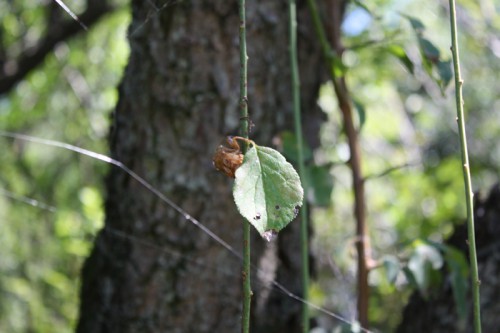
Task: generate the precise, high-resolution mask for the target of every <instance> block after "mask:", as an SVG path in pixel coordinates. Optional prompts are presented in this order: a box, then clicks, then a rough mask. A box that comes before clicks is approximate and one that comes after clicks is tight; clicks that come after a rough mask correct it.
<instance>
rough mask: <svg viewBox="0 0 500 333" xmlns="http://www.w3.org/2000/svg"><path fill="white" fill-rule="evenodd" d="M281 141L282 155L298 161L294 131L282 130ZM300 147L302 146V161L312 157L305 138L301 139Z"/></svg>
mask: <svg viewBox="0 0 500 333" xmlns="http://www.w3.org/2000/svg"><path fill="white" fill-rule="evenodd" d="M281 141H282V145H283V155H285V157H286V158H288V159H289V160H291V161H293V162H298V161H299V151H298V148H297V137H296V136H295V133H293V132H290V131H283V132H282V133H281ZM302 147H304V153H303V154H304V162H307V161H309V160H311V159H312V158H313V153H312V150H311V148H310V147H309V145H308V144H307V142H305V140H302Z"/></svg>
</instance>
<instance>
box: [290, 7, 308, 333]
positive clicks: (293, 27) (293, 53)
mask: <svg viewBox="0 0 500 333" xmlns="http://www.w3.org/2000/svg"><path fill="white" fill-rule="evenodd" d="M288 10H289V24H290V27H289V33H290V45H289V51H290V66H291V71H292V96H293V115H294V120H295V134H296V137H297V151H298V159H299V175H300V178H301V179H302V181H303V182H304V172H305V167H304V149H303V142H304V141H303V139H302V122H301V116H300V78H299V64H298V59H297V9H296V6H295V0H289V1H288ZM304 190H305V189H304ZM304 197H306V194H305V193H304ZM300 220H301V227H300V247H301V254H302V292H303V296H302V298H304V299H305V300H308V298H309V237H308V230H307V227H308V222H307V201H306V200H305V199H304V204H303V206H302V209H301V212H300ZM302 332H304V333H308V332H309V307H308V306H307V304H306V303H303V305H302Z"/></svg>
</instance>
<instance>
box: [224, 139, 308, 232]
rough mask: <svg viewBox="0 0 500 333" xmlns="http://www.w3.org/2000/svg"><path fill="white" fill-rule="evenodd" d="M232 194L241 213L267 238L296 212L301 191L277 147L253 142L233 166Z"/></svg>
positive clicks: (299, 203)
mask: <svg viewBox="0 0 500 333" xmlns="http://www.w3.org/2000/svg"><path fill="white" fill-rule="evenodd" d="M233 194H234V201H235V203H236V206H237V207H238V210H239V211H240V213H241V215H243V216H244V217H245V218H246V219H247V220H248V221H249V222H250V223H251V224H252V225H253V226H254V227H255V228H256V229H257V231H258V232H259V233H260V234H261V235H262V236H263V237H264V238H266V239H267V240H269V239H270V238H271V237H272V236H274V235H275V234H277V233H278V232H279V231H280V230H281V229H283V228H284V227H285V226H286V225H287V224H288V223H290V222H291V221H292V220H293V219H294V218H295V217H296V216H297V214H298V212H299V208H300V206H302V199H303V196H304V191H303V189H302V186H301V184H300V178H299V175H298V174H297V172H296V171H295V169H294V168H293V166H292V165H291V164H290V163H288V162H287V161H286V160H285V158H284V157H283V156H282V155H281V154H280V153H279V152H278V151H276V150H274V149H271V148H268V147H261V146H257V145H255V144H253V146H252V147H251V148H249V149H248V150H247V152H246V153H245V158H244V160H243V164H242V165H241V166H240V167H239V168H238V169H237V170H236V179H235V182H234V188H233Z"/></svg>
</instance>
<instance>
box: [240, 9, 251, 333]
mask: <svg viewBox="0 0 500 333" xmlns="http://www.w3.org/2000/svg"><path fill="white" fill-rule="evenodd" d="M239 15H240V66H241V68H240V135H241V136H242V137H244V138H248V96H247V61H248V57H247V43H246V30H245V28H246V18H245V0H239ZM246 146H247V144H245V145H244V146H243V153H245V152H246ZM242 276H243V314H242V317H241V331H242V332H243V333H249V332H250V304H251V301H252V288H251V285H250V223H249V222H248V221H246V220H245V221H244V222H243V273H242Z"/></svg>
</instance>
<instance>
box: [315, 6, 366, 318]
mask: <svg viewBox="0 0 500 333" xmlns="http://www.w3.org/2000/svg"><path fill="white" fill-rule="evenodd" d="M307 4H308V6H309V11H310V12H311V16H312V19H313V23H314V28H315V30H316V35H317V36H318V39H319V42H320V44H321V48H322V51H323V57H324V58H325V62H326V65H327V66H328V68H329V69H330V76H331V79H332V83H333V88H334V90H335V95H336V97H337V101H338V104H339V108H340V111H341V113H342V120H343V126H344V131H345V133H346V136H347V141H348V145H349V152H350V155H351V157H350V160H349V167H350V169H351V174H352V186H353V191H354V215H355V218H356V250H357V253H358V272H357V275H358V281H357V310H358V321H359V323H360V324H361V326H362V327H364V328H368V323H369V320H368V319H369V318H368V305H369V293H370V289H369V286H368V273H369V265H368V262H369V261H370V245H369V238H368V235H367V225H366V208H365V190H364V185H365V180H364V178H363V174H362V170H361V148H360V145H359V134H358V131H357V130H356V128H355V126H354V120H353V110H352V103H351V98H350V96H349V90H348V88H347V84H346V82H345V79H344V77H337V75H336V73H335V67H336V64H335V60H336V57H338V56H339V54H340V53H341V52H342V45H341V41H340V33H339V30H340V23H339V22H340V21H341V13H340V6H339V4H340V3H339V2H334V4H336V5H337V7H336V8H335V10H334V11H333V15H334V16H335V15H336V17H335V19H334V22H335V23H336V24H337V27H336V28H337V30H338V31H334V33H333V40H332V44H333V47H332V46H331V43H329V41H328V39H327V35H326V33H325V28H324V26H323V23H322V22H321V18H320V15H319V11H318V8H317V6H316V1H315V0H308V1H307Z"/></svg>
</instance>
